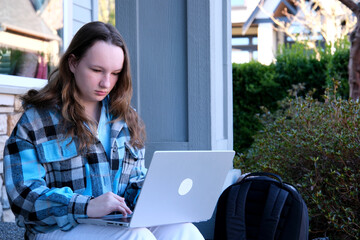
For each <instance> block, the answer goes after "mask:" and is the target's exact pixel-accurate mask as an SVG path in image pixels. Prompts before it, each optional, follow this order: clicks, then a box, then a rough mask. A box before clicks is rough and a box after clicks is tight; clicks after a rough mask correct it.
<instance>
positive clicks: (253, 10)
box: [231, 0, 297, 64]
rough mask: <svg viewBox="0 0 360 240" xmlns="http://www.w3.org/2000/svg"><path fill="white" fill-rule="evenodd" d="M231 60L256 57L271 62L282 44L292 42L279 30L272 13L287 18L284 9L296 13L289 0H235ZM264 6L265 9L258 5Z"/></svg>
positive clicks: (262, 61)
mask: <svg viewBox="0 0 360 240" xmlns="http://www.w3.org/2000/svg"><path fill="white" fill-rule="evenodd" d="M231 3H232V6H231V23H232V42H231V44H232V62H234V63H245V62H249V61H251V60H257V61H259V62H260V63H263V64H270V63H271V62H272V61H273V60H274V57H275V54H276V51H277V50H278V46H279V45H280V44H284V43H286V42H289V41H291V40H290V39H289V38H288V37H287V36H286V34H285V33H284V32H279V31H276V30H275V28H274V26H275V24H274V21H273V20H272V19H271V16H273V17H275V18H277V19H280V20H283V21H287V18H286V17H285V16H284V11H289V12H291V13H293V14H296V11H297V10H296V8H295V6H294V5H293V3H292V1H289V0H232V1H231ZM259 5H260V6H262V9H261V8H260V7H259Z"/></svg>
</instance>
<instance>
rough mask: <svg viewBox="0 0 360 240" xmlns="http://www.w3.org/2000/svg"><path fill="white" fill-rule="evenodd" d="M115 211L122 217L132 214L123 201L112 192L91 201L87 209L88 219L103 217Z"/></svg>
mask: <svg viewBox="0 0 360 240" xmlns="http://www.w3.org/2000/svg"><path fill="white" fill-rule="evenodd" d="M115 211H117V212H120V213H122V214H123V215H124V216H126V215H127V214H131V213H132V212H131V210H130V208H128V206H126V203H125V199H124V198H122V197H120V196H118V195H116V194H114V193H112V192H107V193H105V194H103V195H100V196H98V197H96V198H94V199H91V200H90V202H89V204H88V207H87V215H88V216H89V217H103V216H105V215H108V214H109V213H112V212H115Z"/></svg>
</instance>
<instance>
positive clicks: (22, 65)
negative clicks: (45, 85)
mask: <svg viewBox="0 0 360 240" xmlns="http://www.w3.org/2000/svg"><path fill="white" fill-rule="evenodd" d="M0 6H1V8H0V74H8V75H17V76H24V77H32V78H40V79H47V75H48V72H49V71H50V70H51V67H52V66H54V65H55V64H57V62H58V60H59V53H60V51H61V48H62V46H63V45H62V30H63V7H62V1H29V0H14V1H11V2H10V1H7V0H0Z"/></svg>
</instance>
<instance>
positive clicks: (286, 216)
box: [214, 172, 309, 240]
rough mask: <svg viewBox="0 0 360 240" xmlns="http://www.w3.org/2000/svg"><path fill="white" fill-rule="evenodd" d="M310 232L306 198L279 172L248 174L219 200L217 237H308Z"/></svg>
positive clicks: (268, 239) (264, 239)
mask: <svg viewBox="0 0 360 240" xmlns="http://www.w3.org/2000/svg"><path fill="white" fill-rule="evenodd" d="M274 178H275V179H274ZM308 234H309V216H308V211H307V207H306V204H305V202H304V200H303V199H302V197H301V195H300V194H299V192H298V191H297V190H296V188H295V187H294V186H292V185H290V184H287V183H284V182H283V181H282V179H281V178H280V177H279V176H278V175H276V174H272V173H265V172H256V173H251V174H248V175H246V176H245V177H244V178H243V179H242V180H241V181H240V182H238V183H234V184H232V185H230V186H229V187H228V188H226V189H225V190H224V192H223V193H222V194H221V196H220V198H219V200H218V205H217V210H216V218H215V231H214V240H227V239H228V240H232V239H237V240H243V239H244V240H245V239H246V240H251V239H257V240H259V239H262V240H271V239H277V240H285V239H286V240H303V239H304V240H307V239H308Z"/></svg>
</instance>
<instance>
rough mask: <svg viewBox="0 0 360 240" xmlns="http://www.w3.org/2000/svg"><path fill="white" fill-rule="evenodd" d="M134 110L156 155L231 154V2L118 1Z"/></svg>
mask: <svg viewBox="0 0 360 240" xmlns="http://www.w3.org/2000/svg"><path fill="white" fill-rule="evenodd" d="M116 14H117V15H116V23H117V28H118V29H119V31H120V32H121V34H122V35H123V36H124V38H125V40H126V42H127V44H128V47H129V50H130V58H131V65H132V75H133V82H134V99H133V105H134V106H135V107H136V109H137V111H138V112H139V114H140V116H141V117H142V118H143V119H144V121H145V124H146V126H147V134H148V141H147V144H146V148H147V154H146V162H147V165H149V163H150V160H151V157H152V154H153V152H154V151H155V150H175V149H182V150H185V149H189V150H197V149H199V150H200V149H232V93H231V91H232V90H231V86H232V84H231V81H232V80H231V79H232V76H231V69H230V66H231V63H230V61H231V60H230V49H231V48H230V38H229V36H231V35H230V33H231V23H230V15H229V14H230V1H217V0H197V1H193V0H188V1H178V0H167V1H163V0H146V1H144V0H143V1H141V0H137V1H127V0H117V1H116Z"/></svg>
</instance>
